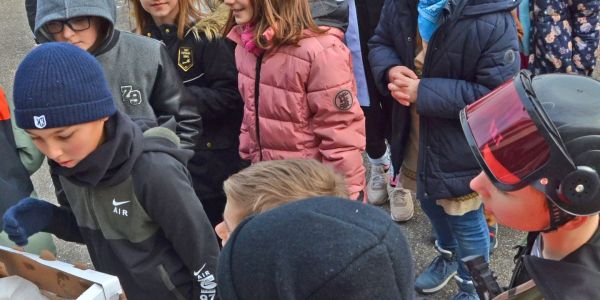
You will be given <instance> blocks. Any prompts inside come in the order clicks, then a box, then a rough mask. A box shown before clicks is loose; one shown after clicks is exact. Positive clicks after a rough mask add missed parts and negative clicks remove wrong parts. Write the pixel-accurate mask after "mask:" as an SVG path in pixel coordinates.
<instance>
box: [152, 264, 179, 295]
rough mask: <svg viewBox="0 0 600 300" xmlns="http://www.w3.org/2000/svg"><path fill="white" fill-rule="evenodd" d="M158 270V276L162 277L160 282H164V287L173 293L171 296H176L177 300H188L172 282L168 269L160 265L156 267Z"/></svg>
mask: <svg viewBox="0 0 600 300" xmlns="http://www.w3.org/2000/svg"><path fill="white" fill-rule="evenodd" d="M156 268H157V269H158V274H159V276H160V280H161V281H162V283H163V284H164V286H165V287H166V288H167V290H169V291H170V292H171V294H173V296H175V299H177V300H186V298H185V297H184V296H183V295H182V294H181V293H180V292H179V291H178V290H177V287H176V286H175V284H173V281H172V280H171V277H169V273H168V272H167V269H165V267H164V266H163V265H162V264H161V265H158V267H156Z"/></svg>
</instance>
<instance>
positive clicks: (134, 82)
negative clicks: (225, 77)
mask: <svg viewBox="0 0 600 300" xmlns="http://www.w3.org/2000/svg"><path fill="white" fill-rule="evenodd" d="M30 6H33V5H32V4H31V5H30ZM30 6H28V7H30ZM77 16H96V17H100V18H102V19H105V20H106V21H107V23H108V28H107V30H106V32H105V33H104V36H103V37H101V38H102V39H103V40H102V41H101V42H100V43H99V45H98V46H97V47H95V49H94V50H93V51H92V52H91V53H92V54H93V55H94V56H95V57H96V58H97V59H98V61H99V62H100V63H101V64H102V66H103V69H104V73H105V75H106V78H107V80H108V82H109V86H110V88H111V91H112V94H113V98H114V99H115V104H116V105H117V108H118V109H119V110H120V111H122V112H125V113H126V114H127V115H129V116H130V117H131V118H132V119H134V120H135V121H136V123H138V124H139V125H141V127H142V128H143V129H147V128H150V127H154V126H156V125H157V124H158V125H163V126H165V127H175V124H174V123H175V122H174V121H176V123H177V124H176V127H177V128H176V131H177V135H178V136H179V137H180V139H181V143H182V146H183V147H185V148H194V146H195V145H197V144H198V139H199V137H200V134H201V132H202V120H201V117H200V115H199V114H198V112H197V111H196V107H195V106H194V105H193V103H192V100H191V97H189V95H187V94H186V92H185V90H184V88H183V84H182V82H181V81H180V80H178V79H177V70H176V69H175V66H174V65H173V62H172V61H171V59H170V58H169V54H168V53H167V51H166V49H165V47H164V46H163V45H162V44H161V43H160V42H158V41H156V40H153V39H150V38H147V37H142V36H139V35H136V34H133V33H128V32H123V31H119V30H116V29H114V24H115V22H116V18H117V12H116V5H115V2H114V0H98V1H93V2H91V1H86V0H67V1H64V0H45V1H41V2H39V3H38V5H37V14H36V16H35V27H34V30H35V35H36V38H37V41H38V42H49V41H51V40H52V39H51V37H50V36H49V35H48V34H46V33H45V32H44V30H43V26H44V24H46V23H47V22H49V21H52V20H62V19H68V18H73V17H77ZM173 118H174V120H173Z"/></svg>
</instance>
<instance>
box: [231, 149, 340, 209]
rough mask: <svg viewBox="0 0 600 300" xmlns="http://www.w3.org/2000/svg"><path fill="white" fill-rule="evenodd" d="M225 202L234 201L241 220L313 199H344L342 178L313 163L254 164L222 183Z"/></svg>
mask: <svg viewBox="0 0 600 300" xmlns="http://www.w3.org/2000/svg"><path fill="white" fill-rule="evenodd" d="M223 190H224V191H225V195H226V196H227V201H234V202H235V203H236V204H238V206H239V207H240V209H241V210H243V211H242V213H241V214H242V218H244V217H247V216H249V215H252V214H256V213H262V212H265V211H267V210H270V209H273V208H275V207H277V206H280V205H283V204H286V203H289V202H293V201H297V200H301V199H304V198H308V197H315V196H337V197H343V198H348V195H349V194H348V190H347V188H346V184H345V182H344V178H343V177H342V176H341V175H339V174H337V173H335V172H334V171H333V170H332V169H331V168H329V167H327V166H325V165H323V164H322V163H320V162H318V161H316V160H314V159H288V160H272V161H264V162H259V163H256V164H254V165H252V166H250V167H248V168H246V169H244V170H242V171H240V172H239V173H237V174H233V175H231V176H230V177H229V178H228V179H227V180H225V182H224V183H223Z"/></svg>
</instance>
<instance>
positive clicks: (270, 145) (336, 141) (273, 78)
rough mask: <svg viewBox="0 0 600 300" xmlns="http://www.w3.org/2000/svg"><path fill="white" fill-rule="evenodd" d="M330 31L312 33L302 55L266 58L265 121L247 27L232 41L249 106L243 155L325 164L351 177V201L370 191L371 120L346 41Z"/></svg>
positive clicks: (298, 51) (277, 53) (288, 51)
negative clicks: (245, 40)
mask: <svg viewBox="0 0 600 300" xmlns="http://www.w3.org/2000/svg"><path fill="white" fill-rule="evenodd" d="M327 29H328V31H327V33H325V34H322V35H317V34H314V33H312V32H310V31H307V32H306V35H307V37H306V38H304V39H302V40H301V41H300V42H299V47H297V46H283V47H280V48H277V49H276V50H269V51H267V52H266V53H265V55H264V59H263V61H262V65H261V69H260V88H259V99H258V118H256V111H255V105H257V103H256V102H255V100H256V99H255V78H256V62H257V57H256V56H255V55H254V54H252V53H251V52H249V51H247V50H246V49H245V48H244V47H243V44H241V37H240V30H241V29H240V27H239V26H236V27H234V29H233V30H232V31H231V32H230V33H229V35H228V38H230V39H231V40H233V41H234V42H236V43H237V47H236V49H235V58H236V65H237V68H238V71H239V75H238V86H239V89H240V93H241V95H242V98H243V99H244V103H245V104H244V119H243V121H242V128H241V134H240V155H241V157H242V158H244V159H248V160H251V161H252V162H257V161H260V160H261V156H262V160H276V159H287V158H314V159H317V160H319V161H321V162H323V163H324V164H327V165H330V166H332V167H333V168H334V169H335V170H336V171H338V172H340V173H341V174H343V175H345V177H346V183H347V185H348V189H349V191H350V193H351V196H352V197H353V198H356V197H357V196H358V194H359V192H360V191H363V190H364V187H365V168H364V166H363V162H362V155H361V153H362V152H363V151H364V149H365V119H364V115H363V112H362V110H361V109H360V106H359V103H358V99H357V98H356V82H355V80H354V75H353V73H352V65H351V59H350V51H349V50H348V48H346V46H345V45H344V43H343V41H342V39H343V36H344V34H343V33H342V32H341V31H340V30H338V29H335V28H327ZM257 125H258V132H259V134H260V135H258V134H257ZM257 137H259V138H257Z"/></svg>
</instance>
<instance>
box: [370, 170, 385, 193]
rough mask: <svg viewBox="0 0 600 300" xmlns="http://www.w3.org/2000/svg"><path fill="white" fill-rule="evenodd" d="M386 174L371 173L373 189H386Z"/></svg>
mask: <svg viewBox="0 0 600 300" xmlns="http://www.w3.org/2000/svg"><path fill="white" fill-rule="evenodd" d="M373 168H378V167H373ZM385 176H386V174H385V173H383V174H382V173H380V172H374V171H371V185H372V186H373V188H376V189H381V188H383V187H385V184H386V182H385Z"/></svg>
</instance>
